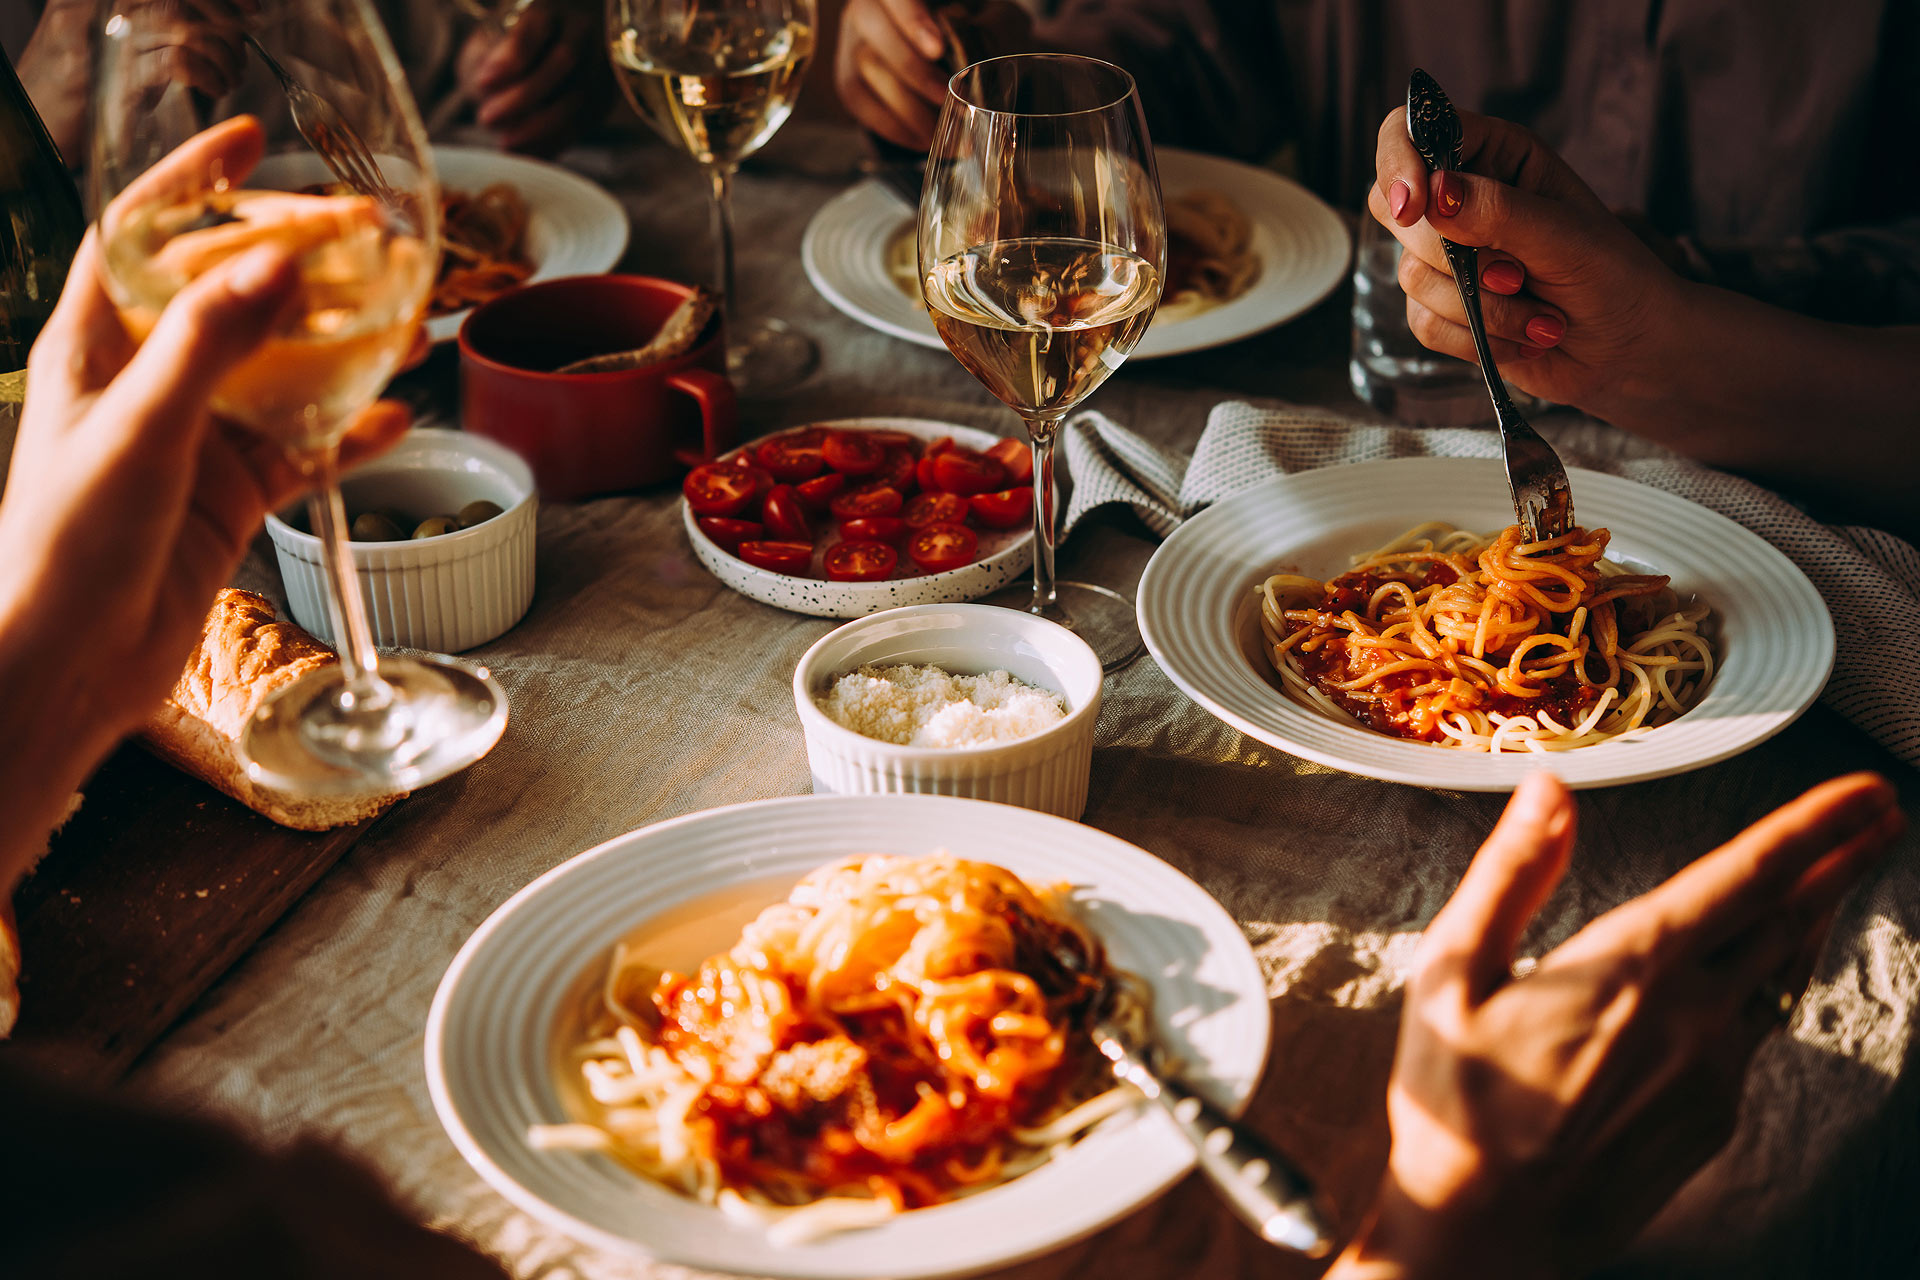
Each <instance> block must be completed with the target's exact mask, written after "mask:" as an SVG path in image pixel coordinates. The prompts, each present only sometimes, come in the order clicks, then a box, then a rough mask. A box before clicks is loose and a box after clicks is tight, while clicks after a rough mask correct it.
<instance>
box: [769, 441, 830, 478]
mask: <svg viewBox="0 0 1920 1280" xmlns="http://www.w3.org/2000/svg"><path fill="white" fill-rule="evenodd" d="M796 434H797V433H789V434H787V435H783V436H775V437H774V438H773V439H771V440H766V441H763V442H762V443H761V445H760V447H759V448H758V449H756V450H754V453H753V456H754V459H755V461H757V462H759V464H760V465H761V466H763V467H765V468H766V469H767V470H768V471H770V472H772V473H773V478H774V479H775V480H778V481H780V482H782V483H783V484H790V483H792V482H793V481H796V480H811V479H813V477H815V476H817V475H819V474H820V473H821V472H822V471H824V470H826V468H827V459H826V455H825V454H824V453H823V452H822V450H821V447H820V445H819V444H817V443H815V442H813V441H810V440H806V439H804V438H802V439H796V438H795V435H796Z"/></svg>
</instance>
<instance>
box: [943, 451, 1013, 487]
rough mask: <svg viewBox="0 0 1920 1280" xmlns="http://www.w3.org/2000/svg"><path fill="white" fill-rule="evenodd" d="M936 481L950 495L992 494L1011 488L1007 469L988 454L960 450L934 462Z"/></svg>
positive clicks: (948, 453) (950, 452) (946, 453)
mask: <svg viewBox="0 0 1920 1280" xmlns="http://www.w3.org/2000/svg"><path fill="white" fill-rule="evenodd" d="M933 478H934V480H935V481H936V482H937V483H938V485H939V487H940V488H941V489H943V490H945V491H946V492H948V493H964V494H975V493H992V492H993V491H994V490H995V489H1004V488H1006V486H1007V469H1006V468H1005V467H1003V466H1001V465H1000V464H999V463H998V462H996V461H995V460H994V459H992V458H989V457H988V456H987V455H986V454H984V453H975V452H974V451H973V450H971V449H961V448H958V447H955V448H952V449H949V450H947V451H946V452H945V453H942V454H938V455H936V456H935V457H934V460H933Z"/></svg>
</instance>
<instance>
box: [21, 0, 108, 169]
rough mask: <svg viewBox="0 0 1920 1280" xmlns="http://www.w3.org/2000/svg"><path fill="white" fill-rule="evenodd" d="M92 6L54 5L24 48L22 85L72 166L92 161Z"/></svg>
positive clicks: (66, 0) (63, 1)
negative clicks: (88, 145)
mask: <svg viewBox="0 0 1920 1280" xmlns="http://www.w3.org/2000/svg"><path fill="white" fill-rule="evenodd" d="M91 17H92V12H91V6H88V5H85V4H74V3H71V0H54V3H52V4H50V5H48V7H47V11H46V13H45V14H44V15H43V16H42V17H41V19H40V23H39V25H38V26H36V27H35V28H34V30H33V38H32V39H30V40H28V41H27V47H26V48H25V49H23V50H21V52H20V65H19V67H18V68H17V70H18V72H19V75H20V83H21V84H22V85H23V86H24V87H25V88H26V91H27V96H28V97H29V98H32V99H33V107H34V110H36V111H38V112H39V113H40V118H41V119H42V120H43V121H45V123H46V126H47V132H48V133H49V134H51V135H52V137H53V145H54V146H56V147H58V148H59V149H60V155H61V158H62V159H64V160H65V161H66V162H67V167H68V168H72V169H78V168H80V167H82V166H83V165H84V163H85V161H86V157H85V156H84V155H82V154H81V151H82V148H83V147H84V146H85V144H86V130H87V86H88V85H89V83H90V82H91V77H92V62H93V24H92V22H91Z"/></svg>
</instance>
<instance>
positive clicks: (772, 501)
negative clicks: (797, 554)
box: [760, 484, 813, 543]
mask: <svg viewBox="0 0 1920 1280" xmlns="http://www.w3.org/2000/svg"><path fill="white" fill-rule="evenodd" d="M760 518H761V519H762V520H765V521H766V523H767V532H768V533H771V534H772V535H773V536H774V537H776V538H784V539H786V540H787V541H789V542H806V543H811V542H812V541H813V527H812V526H811V525H809V524H808V523H807V513H806V512H804V511H802V510H801V509H800V499H799V497H798V495H796V494H795V493H794V491H793V486H792V485H790V484H777V485H775V486H773V490H772V492H770V493H768V494H767V501H766V505H765V506H763V507H761V509H760Z"/></svg>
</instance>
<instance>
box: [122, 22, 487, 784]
mask: <svg viewBox="0 0 1920 1280" xmlns="http://www.w3.org/2000/svg"><path fill="white" fill-rule="evenodd" d="M100 16H101V20H102V25H101V28H100V34H99V41H98V46H97V49H96V53H95V66H94V103H93V106H94V115H93V122H94V123H93V164H92V173H91V183H90V187H91V190H90V195H91V198H92V201H93V206H94V209H95V211H96V216H97V220H98V226H99V232H100V241H101V247H102V251H103V258H104V260H105V263H106V274H107V287H108V290H109V292H110V293H111V295H112V297H113V300H114V303H115V305H116V306H117V307H118V309H119V311H120V316H121V319H122V321H123V323H124V324H125V325H126V327H127V330H128V332H129V333H130V334H131V335H133V336H134V338H135V339H137V340H144V338H145V337H146V335H147V334H148V333H149V332H151V331H152V329H153V327H154V325H155V324H156V323H157V321H158V319H159V316H160V313H161V311H162V310H163V309H164V308H165V307H166V305H167V303H168V301H169V300H171V299H172V297H173V296H174V294H176V293H177V292H179V290H181V289H182V288H184V287H185V286H186V285H187V284H189V283H190V282H191V281H193V280H194V279H195V278H197V277H198V276H200V275H202V274H204V273H206V272H208V271H210V270H213V269H215V268H217V267H219V266H220V265H221V264H222V263H224V262H226V261H228V260H229V259H231V258H233V257H235V256H237V255H239V254H243V253H246V252H248V251H249V250H251V249H252V248H254V247H256V246H258V245H261V244H271V245H274V246H276V247H278V248H280V249H281V250H282V251H283V252H285V253H286V254H287V255H288V256H290V257H291V258H292V259H293V261H294V263H295V265H296V268H297V270H298V273H299V285H298V287H297V289H296V292H295V297H294V300H293V301H292V302H291V303H290V304H289V306H288V309H287V311H286V312H285V313H284V315H283V317H282V319H281V320H280V321H279V322H278V324H277V325H276V327H275V328H274V330H273V331H272V333H271V334H269V335H268V337H267V338H266V340H265V342H264V343H263V344H262V345H261V346H260V348H259V350H258V351H257V352H256V353H255V354H254V355H252V356H251V357H249V358H248V359H247V360H246V361H244V362H243V363H242V364H241V365H239V366H238V367H237V368H235V369H234V370H233V371H232V372H230V373H229V374H227V375H226V376H225V377H224V378H223V379H222V380H221V381H220V382H219V383H218V384H216V385H215V387H214V388H213V396H212V401H213V406H214V409H215V411H216V412H218V413H219V414H221V415H222V416H223V417H224V418H226V419H228V420H230V421H232V422H235V423H238V424H240V425H241V426H243V427H245V428H247V429H250V430H252V431H254V432H256V433H258V434H259V435H261V436H263V437H265V438H267V439H268V440H271V441H274V442H277V443H278V444H279V445H280V446H281V447H283V448H284V449H285V450H286V452H287V454H288V456H289V457H290V458H291V459H292V460H293V461H294V462H295V464H296V465H297V466H299V467H300V468H301V470H302V472H303V473H304V474H306V475H307V476H308V477H310V479H311V480H312V482H313V485H314V490H313V492H312V494H311V495H310V497H309V501H308V509H309V512H310V515H311V519H312V524H313V532H314V533H315V535H317V536H318V537H319V539H320V542H321V545H322V548H323V555H324V557H325V560H326V570H327V578H328V581H329V585H330V587H331V593H330V595H331V600H330V605H331V617H332V622H333V635H334V637H335V639H336V642H337V644H336V647H337V648H338V650H339V655H340V661H339V663H338V664H337V665H330V666H327V667H324V668H322V669H320V670H317V671H314V672H312V673H311V674H309V675H307V676H305V677H303V678H302V679H300V680H298V681H295V682H294V683H292V684H290V685H287V686H286V687H284V688H282V689H280V690H278V691H276V692H275V693H274V694H273V695H272V696H270V697H269V698H267V699H266V700H265V701H264V702H263V703H262V704H261V706H260V707H259V708H258V709H257V710H256V711H255V712H254V714H253V716H252V718H251V719H250V721H249V722H248V724H247V725H246V728H245V730H244V731H243V735H242V740H241V753H242V755H243V756H244V757H245V758H246V760H247V763H248V772H249V774H250V776H251V777H252V778H253V780H254V781H255V782H257V783H262V784H264V785H268V786H272V787H277V788H280V789H282V790H285V791H288V792H290V793H293V794H296V795H338V794H355V793H371V792H387V791H394V790H404V789H411V788H414V787H419V786H423V785H425V784H426V783H429V782H433V781H435V780H436V779H439V778H442V777H445V776H446V775H448V774H450V773H453V772H455V771H456V770H459V769H463V768H465V767H466V766H467V765H469V764H472V763H473V762H474V761H475V760H478V759H479V758H480V757H481V756H483V755H485V754H486V753H487V751H488V750H490V749H491V748H492V746H493V744H494V743H495V742H496V741H497V740H498V739H499V737H500V733H501V730H502V729H503V728H504V727H505V724H506V714H507V713H506V699H505V697H504V695H503V694H502V693H501V691H500V687H499V686H498V685H497V684H496V683H495V682H494V681H493V679H492V677H491V676H489V675H488V674H487V673H486V672H485V671H484V670H477V669H475V668H472V667H469V666H466V665H464V664H461V663H458V662H455V661H453V660H452V659H448V658H438V657H421V658H417V659H413V658H406V659H403V658H394V657H388V658H379V657H377V655H376V654H375V652H374V648H373V640H372V636H371V634H370V632H369V630H368V627H367V617H366V607H365V603H364V601H363V600H362V598H361V589H360V580H359V577H358V575H357V574H356V573H355V571H354V566H353V560H352V558H351V555H350V553H349V549H348V545H347V521H346V513H345V508H344V506H343V504H342V502H341V498H340V490H339V486H338V483H337V478H338V477H337V474H336V472H337V463H338V458H339V444H340V440H341V438H342V436H344V435H345V433H346V431H347V429H348V427H349V426H350V425H351V424H352V422H353V420H354V418H355V416H356V415H357V414H358V413H359V412H360V411H361V410H363V409H365V408H366V407H367V406H368V405H369V404H371V403H372V402H373V399H374V397H376V396H377V395H378V394H379V393H380V390H381V388H382V387H383V386H385V385H386V382H387V380H388V379H389V378H390V377H392V375H393V373H394V371H395V370H396V369H397V368H398V367H399V365H400V363H401V361H402V360H403V359H405V357H406V355H407V352H408V350H409V349H410V348H411V347H412V345H413V342H414V340H415V337H416V335H417V333H418V330H419V325H420V321H421V317H422V315H423V313H424V311H425V308H426V305H427V298H428V294H429V291H430V289H431V287H432V285H433V280H434V275H435V271H436V267H437V264H438V262H439V251H440V244H439V234H440V230H439V224H440V188H439V183H438V181H437V180H436V179H435V176H434V168H433V158H432V154H431V153H430V152H429V150H428V148H427V145H426V140H425V136H424V134H423V132H422V130H421V127H420V119H419V115H418V113H417V111H416V110H415V108H414V103H413V99H412V97H411V96H410V95H409V94H408V92H407V89H406V82H405V80H404V79H403V78H402V76H401V73H400V68H399V65H398V63H397V62H396V60H395V58H394V55H393V49H392V47H391V46H390V45H389V44H388V43H387V38H386V33H385V31H384V30H383V29H382V27H381V25H380V22H379V19H378V18H376V17H375V16H374V15H373V13H372V11H371V10H370V9H369V8H368V5H367V0H257V2H256V3H254V4H252V5H249V6H246V7H245V9H244V10H243V9H242V7H240V6H232V7H230V10H229V9H222V8H219V7H216V6H208V5H204V4H199V3H183V2H182V0H104V3H103V4H102V8H101V15H100ZM248 40H251V41H254V42H257V43H258V46H259V50H260V51H264V53H265V54H266V55H267V56H271V57H272V58H273V59H275V60H276V61H278V62H279V63H280V65H281V66H282V67H283V68H285V70H286V71H287V72H288V73H289V74H290V76H291V77H292V78H293V79H294V80H295V81H296V82H298V84H299V85H300V87H301V88H303V89H305V90H306V91H308V93H310V94H313V95H317V97H318V98H320V99H324V100H325V102H326V103H330V104H331V105H332V107H333V108H334V112H335V113H337V114H334V115H331V116H329V117H328V119H329V124H328V125H327V126H326V127H327V128H328V129H331V130H333V131H334V133H335V134H338V133H339V131H340V130H341V129H344V130H348V131H351V133H352V134H356V135H357V141H358V142H360V143H363V144H364V145H365V148H366V151H367V152H368V153H370V156H371V162H372V163H373V164H374V165H376V166H377V168H378V170H379V173H378V181H377V182H376V183H373V184H370V185H374V186H377V188H378V190H377V192H376V193H375V194H370V195H368V194H357V193H354V192H352V191H351V190H346V189H344V188H342V187H340V186H339V184H338V183H337V181H336V179H335V175H334V174H333V173H331V172H329V167H328V162H327V161H325V160H323V159H322V158H321V156H320V155H318V154H316V153H315V151H314V150H313V149H312V148H311V147H309V145H308V143H307V141H306V140H305V139H304V138H303V137H302V134H301V130H300V128H298V127H296V124H295V122H294V119H293V116H292V113H291V112H290V111H289V108H288V98H287V91H286V90H285V89H283V88H282V86H281V84H280V82H279V81H278V80H276V79H275V77H274V75H273V74H271V73H270V72H269V71H268V69H267V67H266V66H265V65H264V64H263V59H262V57H261V56H260V53H259V52H250V51H249V50H248V49H247V46H246V44H245V42H246V41H248ZM209 57H212V58H215V59H216V60H223V64H224V65H225V66H227V67H228V68H229V69H230V74H229V75H227V76H226V77H224V78H223V81H222V84H223V86H224V87H225V88H226V90H227V91H226V92H224V93H222V94H220V95H219V96H217V97H216V96H211V95H210V94H209V93H208V92H207V89H206V86H207V80H206V78H205V77H204V76H201V77H199V78H198V80H197V84H198V87H196V83H190V80H192V79H193V76H192V74H191V73H192V72H193V70H194V61H193V60H194V59H196V58H198V59H207V58H209ZM308 132H310V133H314V132H317V130H316V129H315V127H314V126H313V124H312V120H311V119H309V120H308ZM353 141H355V139H351V138H344V137H341V136H331V137H327V138H323V139H320V142H321V144H322V145H326V146H327V147H328V148H329V150H330V151H332V152H335V153H336V154H337V153H338V150H339V149H340V148H342V147H345V146H348V145H349V144H351V143H352V142H353Z"/></svg>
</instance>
